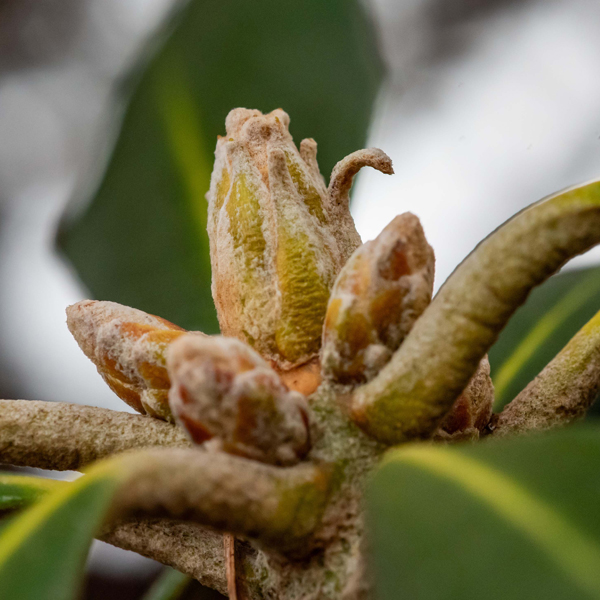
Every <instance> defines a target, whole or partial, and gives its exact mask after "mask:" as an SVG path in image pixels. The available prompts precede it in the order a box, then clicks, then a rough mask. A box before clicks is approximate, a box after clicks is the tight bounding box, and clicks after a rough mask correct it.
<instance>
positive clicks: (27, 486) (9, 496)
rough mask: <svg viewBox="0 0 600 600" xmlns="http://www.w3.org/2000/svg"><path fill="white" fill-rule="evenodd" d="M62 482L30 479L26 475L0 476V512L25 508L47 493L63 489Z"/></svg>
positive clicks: (40, 478)
mask: <svg viewBox="0 0 600 600" xmlns="http://www.w3.org/2000/svg"><path fill="white" fill-rule="evenodd" d="M65 485H66V483H65V482H64V481H56V480H54V479H44V478H42V477H30V476H28V475H10V474H7V473H1V474H0V511H13V510H18V509H20V508H25V507H26V506H29V505H30V504H33V503H35V502H37V501H38V500H40V499H41V498H43V497H44V496H46V495H47V494H48V493H49V492H52V491H54V490H57V489H59V488H61V487H64V486H65Z"/></svg>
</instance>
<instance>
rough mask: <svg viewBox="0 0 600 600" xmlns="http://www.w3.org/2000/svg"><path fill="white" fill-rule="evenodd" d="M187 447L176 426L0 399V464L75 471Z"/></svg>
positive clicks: (81, 408) (110, 412)
mask: <svg viewBox="0 0 600 600" xmlns="http://www.w3.org/2000/svg"><path fill="white" fill-rule="evenodd" d="M149 446H166V447H182V448H185V447H189V446H190V442H189V441H188V440H187V438H186V436H185V434H184V432H183V431H182V430H181V429H180V428H179V427H176V426H174V425H171V424H169V423H165V422H164V421H159V420H158V419H153V418H151V417H146V416H142V415H133V414H129V413H124V412H117V411H113V410H108V409H105V408H94V407H91V406H81V405H77V404H66V403H63V402H40V401H33V400H0V462H3V463H8V464H11V465H17V466H24V467H37V468H40V469H53V470H57V471H76V470H79V469H81V468H82V467H84V466H85V465H88V464H90V463H92V462H94V461H95V460H98V459H100V458H105V457H107V456H110V455H112V454H116V453H119V452H124V451H125V450H130V449H134V448H146V447H149Z"/></svg>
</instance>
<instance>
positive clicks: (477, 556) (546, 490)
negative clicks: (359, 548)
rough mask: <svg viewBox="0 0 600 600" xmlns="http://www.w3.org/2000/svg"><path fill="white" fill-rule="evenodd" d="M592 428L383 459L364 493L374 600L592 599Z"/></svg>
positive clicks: (599, 493) (599, 540) (599, 498)
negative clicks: (370, 550) (366, 500)
mask: <svg viewBox="0 0 600 600" xmlns="http://www.w3.org/2000/svg"><path fill="white" fill-rule="evenodd" d="M598 464H600V429H598V428H596V427H594V428H592V427H589V426H588V427H584V428H577V427H574V428H569V429H565V430H561V431H559V432H556V433H552V434H548V435H536V436H531V437H516V438H506V439H503V440H498V441H495V440H491V441H487V442H484V443H480V444H477V445H463V446H453V447H451V446H442V445H437V446H433V445H428V444H421V445H410V446H405V447H403V448H399V449H397V450H393V451H391V452H390V453H388V455H387V458H386V459H385V460H384V462H383V464H382V466H381V467H380V468H379V469H378V471H377V473H376V475H375V477H374V479H373V480H372V482H371V486H370V489H369V493H368V506H369V518H370V528H371V532H372V543H373V545H372V548H373V557H374V567H375V573H376V576H377V589H378V596H377V597H378V598H379V599H380V600H388V599H389V600H392V599H393V600H396V599H398V598H426V599H427V600H450V599H452V600H455V599H456V600H459V599H460V600H469V599H480V598H486V600H496V599H497V600H506V599H507V598H510V599H511V600H519V599H523V600H525V599H527V600H530V599H531V598H544V599H545V600H553V599H557V600H558V599H561V600H562V599H564V598H569V599H579V598H582V599H584V598H587V599H589V598H600V515H599V513H598V505H599V504H600V478H599V477H598Z"/></svg>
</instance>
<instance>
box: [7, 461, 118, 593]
mask: <svg viewBox="0 0 600 600" xmlns="http://www.w3.org/2000/svg"><path fill="white" fill-rule="evenodd" d="M107 464H109V463H107ZM110 464H111V465H114V463H112V462H111V463H110ZM118 483H119V476H118V471H117V470H115V469H114V468H112V467H110V468H108V467H107V466H106V465H104V466H102V467H100V468H97V469H94V470H93V471H91V472H90V473H89V474H87V475H85V476H84V477H80V478H79V479H78V480H77V481H75V482H74V483H71V484H68V485H66V484H65V485H62V486H60V485H59V486H58V489H57V491H55V492H53V493H51V494H50V495H48V496H47V498H45V499H44V500H41V501H40V502H37V503H36V504H34V506H32V507H31V508H29V509H27V510H25V511H23V512H22V513H21V514H20V515H19V516H18V517H16V518H14V519H13V520H12V521H10V522H9V524H8V525H7V526H6V527H5V528H4V529H3V530H2V534H1V535H0V598H14V599H17V598H18V599H19V600H73V599H74V598H76V597H77V594H78V591H79V587H80V584H81V578H82V575H83V569H84V566H85V561H86V555H87V551H88V549H89V546H90V543H91V541H92V538H93V536H94V534H95V533H96V532H97V530H98V528H99V526H100V524H101V523H102V520H103V518H104V515H105V513H106V510H107V508H108V506H109V503H110V500H111V498H112V496H113V493H114V492H115V490H116V487H117V485H118Z"/></svg>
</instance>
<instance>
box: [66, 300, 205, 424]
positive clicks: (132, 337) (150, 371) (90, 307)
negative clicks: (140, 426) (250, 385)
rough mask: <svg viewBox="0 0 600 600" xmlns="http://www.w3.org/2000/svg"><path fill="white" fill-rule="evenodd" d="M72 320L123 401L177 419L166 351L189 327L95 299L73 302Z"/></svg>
mask: <svg viewBox="0 0 600 600" xmlns="http://www.w3.org/2000/svg"><path fill="white" fill-rule="evenodd" d="M67 325H68V327H69V330H70V331H71V333H72V334H73V336H74V337H75V339H76V340H77V343H78V344H79V346H80V347H81V349H82V350H83V352H84V353H85V355H86V356H87V357H88V358H89V359H90V360H91V361H92V362H93V363H94V364H95V365H96V368H97V369H98V373H100V375H101V376H102V378H103V379H104V381H106V383H107V384H108V385H109V387H110V388H111V389H112V390H113V392H115V394H117V396H119V398H121V400H124V401H125V402H126V403H127V404H129V406H131V407H132V408H134V409H135V410H137V411H138V412H140V413H142V414H148V415H151V416H153V417H158V418H161V419H165V420H171V411H170V409H169V402H168V391H169V387H170V381H169V375H168V373H167V368H166V357H165V354H166V349H167V348H168V346H169V345H170V344H171V342H173V341H174V340H175V339H177V338H178V337H179V336H180V335H182V334H183V333H185V330H184V329H182V328H181V327H178V326H177V325H174V324H173V323H170V322H169V321H167V320H165V319H161V318H160V317H155V316H154V315H149V314H147V313H145V312H142V311H141V310H136V309H135V308H129V307H128V306H122V305H121V304H117V303H116V302H99V301H95V300H84V301H82V302H78V303H77V304H73V305H72V306H69V308H67ZM194 335H202V334H194Z"/></svg>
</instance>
